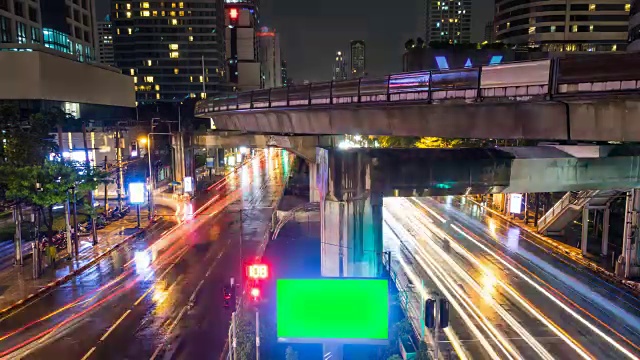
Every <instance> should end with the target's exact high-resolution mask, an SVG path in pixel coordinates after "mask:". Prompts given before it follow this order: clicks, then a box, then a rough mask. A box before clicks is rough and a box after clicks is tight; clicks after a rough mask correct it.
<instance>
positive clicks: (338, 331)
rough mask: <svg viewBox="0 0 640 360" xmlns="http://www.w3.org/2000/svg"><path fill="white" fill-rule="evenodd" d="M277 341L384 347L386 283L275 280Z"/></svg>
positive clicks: (386, 313)
mask: <svg viewBox="0 0 640 360" xmlns="http://www.w3.org/2000/svg"><path fill="white" fill-rule="evenodd" d="M276 311H277V315H276V318H277V336H278V341H279V342H290V343H323V342H338V343H344V344H377V345H385V344H387V342H388V339H389V290H388V282H387V280H384V279H360V278H323V279H278V280H277V284H276Z"/></svg>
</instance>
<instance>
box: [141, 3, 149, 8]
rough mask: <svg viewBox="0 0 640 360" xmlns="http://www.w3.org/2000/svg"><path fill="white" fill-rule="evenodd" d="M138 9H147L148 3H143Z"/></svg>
mask: <svg viewBox="0 0 640 360" xmlns="http://www.w3.org/2000/svg"><path fill="white" fill-rule="evenodd" d="M140 7H141V8H143V9H148V8H149V3H148V2H146V1H144V2H143V3H142V4H141V5H140Z"/></svg>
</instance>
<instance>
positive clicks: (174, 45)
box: [169, 44, 178, 50]
mask: <svg viewBox="0 0 640 360" xmlns="http://www.w3.org/2000/svg"><path fill="white" fill-rule="evenodd" d="M169 50H178V44H169Z"/></svg>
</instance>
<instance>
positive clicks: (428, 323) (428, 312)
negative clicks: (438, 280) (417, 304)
mask: <svg viewBox="0 0 640 360" xmlns="http://www.w3.org/2000/svg"><path fill="white" fill-rule="evenodd" d="M424 326H425V327H427V328H428V329H433V328H435V327H436V301H435V300H433V299H427V301H425V303H424Z"/></svg>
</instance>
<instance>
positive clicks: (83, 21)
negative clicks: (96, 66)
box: [40, 0, 97, 61]
mask: <svg viewBox="0 0 640 360" xmlns="http://www.w3.org/2000/svg"><path fill="white" fill-rule="evenodd" d="M40 9H41V11H42V32H43V35H44V36H43V40H44V45H45V46H46V47H49V48H53V49H56V50H62V51H64V52H67V53H70V54H73V55H74V56H75V57H76V59H78V61H95V60H96V43H97V37H96V11H95V0H82V1H80V0H41V1H40Z"/></svg>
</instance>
